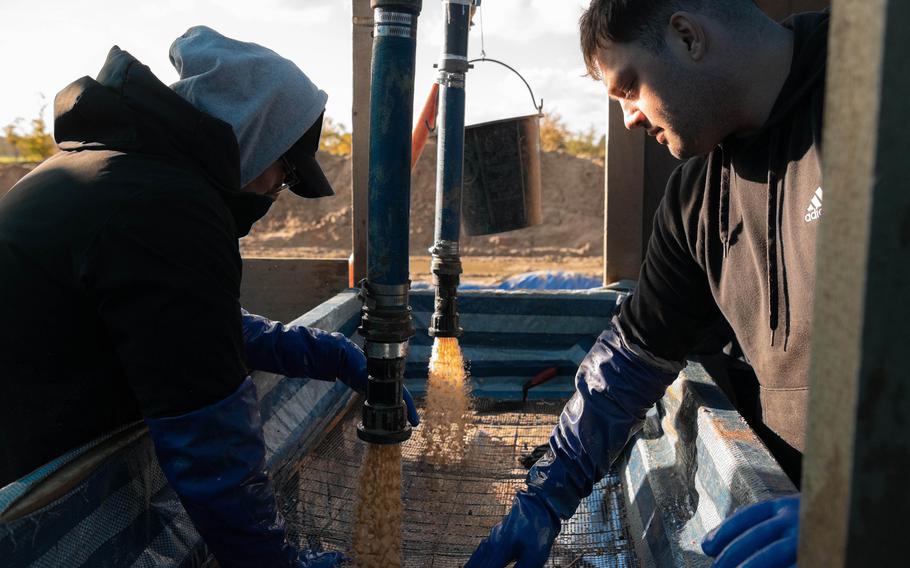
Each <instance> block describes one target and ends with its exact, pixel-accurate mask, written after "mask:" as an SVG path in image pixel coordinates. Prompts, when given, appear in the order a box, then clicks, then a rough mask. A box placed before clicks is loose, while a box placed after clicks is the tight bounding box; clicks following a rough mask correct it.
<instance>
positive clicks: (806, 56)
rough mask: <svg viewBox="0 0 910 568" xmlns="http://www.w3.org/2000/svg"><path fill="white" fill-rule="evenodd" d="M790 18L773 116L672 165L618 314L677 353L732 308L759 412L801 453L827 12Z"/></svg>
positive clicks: (651, 346)
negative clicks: (636, 275)
mask: <svg viewBox="0 0 910 568" xmlns="http://www.w3.org/2000/svg"><path fill="white" fill-rule="evenodd" d="M784 25H785V26H787V27H789V28H790V29H792V30H793V35H794V52H793V60H792V65H791V70H790V74H789V76H788V78H787V80H786V83H785V84H784V86H783V88H782V90H781V93H780V94H779V96H778V99H777V101H776V103H775V105H774V108H773V110H772V112H771V116H770V118H769V120H768V121H767V122H766V124H765V125H764V127H763V128H762V129H761V130H760V131H759V132H757V133H755V134H753V135H751V136H749V137H747V138H731V139H728V140H726V141H724V142H723V143H722V144H721V145H720V146H718V147H717V148H715V149H714V151H713V152H711V153H710V154H709V155H708V156H705V157H700V158H695V159H692V160H689V161H688V162H686V163H685V164H683V165H682V166H680V168H678V169H677V170H676V172H674V174H673V176H672V177H671V179H670V181H669V184H668V186H667V192H666V195H665V197H664V200H663V202H662V203H661V205H660V207H659V209H658V212H657V214H656V216H655V223H654V232H653V234H652V237H651V240H650V242H649V244H648V252H647V255H646V258H645V262H644V264H643V266H642V270H641V277H640V280H639V284H638V287H637V289H636V291H635V294H633V296H632V297H631V298H630V299H629V301H628V302H626V303H625V304H624V305H623V306H622V309H621V313H620V316H619V322H620V326H621V328H622V329H623V330H624V332H625V333H626V334H627V335H628V336H629V337H628V339H629V340H630V341H631V342H633V343H634V344H636V345H637V346H638V347H640V348H642V349H643V350H644V351H645V352H646V353H647V354H649V355H651V356H653V357H656V358H658V359H664V360H668V361H675V362H679V361H681V360H683V359H684V358H685V357H686V355H687V354H689V353H690V352H691V351H692V349H693V348H694V347H695V346H696V345H697V344H698V343H699V342H700V341H701V340H702V338H703V337H705V334H706V333H707V332H708V331H709V330H711V328H712V327H713V326H714V324H715V323H716V322H717V321H718V319H719V318H726V320H727V321H728V322H729V324H730V326H731V327H732V328H733V330H734V331H735V333H736V337H737V339H738V341H739V343H740V345H741V346H742V349H743V352H744V353H745V355H746V356H747V357H748V359H749V360H750V362H751V363H752V365H753V367H754V368H755V371H756V374H757V375H758V378H759V382H760V386H761V392H760V395H759V396H760V401H761V409H760V411H761V419H762V421H763V422H764V424H765V425H767V426H768V427H769V428H770V429H771V430H773V431H774V432H775V433H776V434H777V435H779V436H780V437H781V438H782V439H783V440H784V441H786V442H787V443H788V444H790V445H791V446H792V447H794V448H796V449H797V450H800V451H802V449H803V443H804V440H805V425H806V403H807V401H808V388H809V338H810V336H811V333H812V319H811V315H812V299H813V289H814V285H815V241H816V234H817V231H818V226H819V223H820V220H821V216H822V203H823V201H822V200H823V189H822V187H823V184H822V177H821V175H822V174H821V132H822V114H823V107H824V76H825V61H826V55H827V39H828V13H827V12H825V13H814V14H802V15H798V16H794V17H793V18H791V19H790V20H788V21H787V22H785V23H784Z"/></svg>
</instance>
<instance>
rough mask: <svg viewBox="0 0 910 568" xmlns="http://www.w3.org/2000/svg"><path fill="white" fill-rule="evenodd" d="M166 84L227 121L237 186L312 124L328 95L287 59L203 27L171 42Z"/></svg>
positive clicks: (293, 141)
mask: <svg viewBox="0 0 910 568" xmlns="http://www.w3.org/2000/svg"><path fill="white" fill-rule="evenodd" d="M170 58H171V63H173V65H174V67H175V68H176V69H177V72H178V73H179V74H180V80H179V81H177V82H176V83H174V84H173V85H171V89H173V90H174V91H175V92H176V93H177V94H178V95H180V96H181V97H183V98H184V99H186V100H187V101H189V102H190V103H191V104H192V105H193V106H195V107H196V108H198V109H199V110H201V111H203V112H205V113H208V114H210V115H212V116H214V117H216V118H220V119H221V120H223V121H225V122H227V123H228V124H230V125H231V126H232V127H233V129H234V135H235V136H236V137H237V143H238V145H239V146H240V186H241V187H243V186H245V185H247V184H248V183H249V182H251V181H253V180H254V179H256V178H257V177H258V176H259V175H260V174H261V173H262V172H264V171H265V169H266V168H268V167H269V166H270V165H271V164H273V163H274V162H275V161H276V160H278V159H279V158H280V157H281V156H282V155H283V154H284V153H285V152H287V150H288V149H289V148H290V147H291V146H292V145H293V144H294V143H295V142H297V140H299V139H300V138H301V136H303V134H304V133H305V132H306V131H307V130H308V129H309V128H310V126H312V125H313V124H314V123H315V122H316V119H318V118H319V116H320V115H321V114H322V112H323V110H324V109H325V104H326V101H327V100H328V95H326V94H325V93H324V92H323V91H321V90H319V88H318V87H316V85H314V84H313V82H312V81H310V79H309V78H308V77H307V76H306V74H304V72H303V71H301V70H300V68H298V67H297V65H295V64H294V63H293V62H292V61H290V60H288V59H285V58H283V57H281V56H280V55H278V54H277V53H275V52H274V51H272V50H270V49H267V48H265V47H262V46H261V45H258V44H255V43H247V42H242V41H237V40H234V39H231V38H228V37H225V36H223V35H221V34H220V33H218V32H216V31H215V30H213V29H211V28H209V27H206V26H195V27H192V28H190V29H189V30H187V32H186V33H185V34H183V35H182V36H180V37H179V38H177V39H176V40H174V43H173V44H171V49H170Z"/></svg>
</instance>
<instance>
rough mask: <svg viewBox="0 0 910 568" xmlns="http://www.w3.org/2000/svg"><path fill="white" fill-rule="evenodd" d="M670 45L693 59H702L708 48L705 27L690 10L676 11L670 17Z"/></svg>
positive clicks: (668, 41) (668, 40) (668, 39)
mask: <svg viewBox="0 0 910 568" xmlns="http://www.w3.org/2000/svg"><path fill="white" fill-rule="evenodd" d="M667 33H668V34H669V37H668V38H667V43H668V45H670V46H672V47H673V48H674V50H675V51H677V53H679V54H680V55H685V56H686V57H688V58H690V59H691V60H692V61H701V59H702V58H703V57H704V56H705V53H706V52H707V50H708V44H707V38H706V36H705V29H704V28H703V27H702V25H701V23H700V22H699V21H698V20H697V19H696V18H695V17H694V15H693V14H691V13H690V12H676V13H675V14H673V15H672V16H671V17H670V26H669V28H668V30H667Z"/></svg>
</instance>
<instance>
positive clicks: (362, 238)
mask: <svg viewBox="0 0 910 568" xmlns="http://www.w3.org/2000/svg"><path fill="white" fill-rule="evenodd" d="M352 7H353V18H352V27H353V33H352V36H353V46H352V47H353V49H352V50H351V51H352V53H351V56H352V58H353V69H354V71H353V85H354V104H353V108H352V109H351V123H352V125H353V126H352V132H353V134H352V149H351V168H352V172H351V184H352V188H351V189H352V191H351V216H352V219H351V221H352V222H351V231H352V241H351V242H352V243H353V249H354V250H353V253H352V254H353V256H354V259H353V274H354V283H355V284H356V283H357V282H360V281H361V280H362V279H364V278H366V276H367V215H368V213H369V211H368V208H367V207H368V187H367V186H368V180H369V167H370V67H371V63H372V60H373V11H372V10H371V9H370V0H352Z"/></svg>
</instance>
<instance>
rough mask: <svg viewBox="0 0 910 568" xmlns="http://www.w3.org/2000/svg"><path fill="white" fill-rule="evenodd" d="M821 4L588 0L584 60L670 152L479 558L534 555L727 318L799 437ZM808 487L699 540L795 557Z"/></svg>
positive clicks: (753, 560) (787, 432)
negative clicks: (770, 12) (638, 242)
mask: <svg viewBox="0 0 910 568" xmlns="http://www.w3.org/2000/svg"><path fill="white" fill-rule="evenodd" d="M827 31H828V13H827V12H825V13H815V14H801V15H798V16H794V17H792V18H790V19H789V20H787V21H786V22H784V23H783V24H778V23H777V22H774V21H773V20H771V19H770V18H768V17H767V16H766V15H765V14H764V13H762V12H761V10H760V9H759V8H758V7H757V6H756V5H755V3H754V2H753V1H752V0H724V1H723V2H720V1H717V2H715V1H708V0H637V1H632V0H593V1H592V2H591V5H590V7H589V8H588V9H587V11H586V12H585V13H584V15H583V16H582V18H581V44H582V51H583V54H584V58H585V62H586V64H587V68H588V72H589V74H590V75H591V76H593V77H594V78H597V79H600V80H602V81H603V83H604V85H605V86H606V87H607V91H608V93H609V95H610V97H611V98H613V99H615V100H617V101H618V102H619V104H620V105H621V107H622V110H623V114H624V118H625V125H626V127H627V128H629V129H633V128H643V129H645V130H647V132H648V134H649V135H651V136H654V137H656V139H657V141H658V142H659V143H661V144H663V145H665V146H667V148H668V150H669V151H670V152H671V153H672V154H673V155H674V156H676V157H677V158H681V159H688V161H687V162H686V163H685V164H683V165H682V166H680V167H679V168H678V169H677V170H676V171H675V172H674V173H673V175H672V177H671V179H670V180H669V183H668V185H667V190H666V194H665V196H664V198H663V201H662V202H661V204H660V206H659V208H658V211H657V213H656V215H655V220H654V230H653V233H652V236H651V239H650V241H649V244H648V250H647V253H646V256H645V260H644V263H643V265H642V268H641V274H640V278H639V281H638V284H637V286H636V289H635V291H634V293H633V294H632V295H631V297H630V298H629V299H628V300H626V301H625V302H624V303H623V304H622V306H621V307H620V310H619V313H618V315H617V316H616V317H615V318H614V320H613V322H612V326H611V328H610V329H609V330H607V331H605V332H604V333H603V334H601V336H600V338H599V339H598V341H597V343H596V344H595V346H594V348H593V349H592V350H591V351H590V353H589V354H588V356H587V357H586V359H585V360H584V362H583V363H582V365H581V366H580V368H579V370H578V373H577V375H576V393H575V395H574V396H573V397H572V399H571V400H570V401H569V403H568V404H567V405H566V407H565V409H564V410H563V412H562V415H561V416H560V419H559V424H558V425H557V427H556V429H555V430H554V431H553V434H552V435H551V437H550V443H549V449H548V451H547V453H546V454H545V455H544V456H543V457H542V458H541V459H540V460H539V461H538V462H537V463H536V464H535V465H534V466H533V467H532V468H531V471H530V472H529V474H528V483H527V485H528V487H527V491H521V492H519V493H518V495H517V496H516V498H515V504H514V506H513V508H512V511H511V512H510V513H509V514H508V515H507V516H506V517H505V519H504V520H503V521H502V523H500V524H499V525H497V526H496V527H494V528H493V530H492V531H491V533H490V536H489V537H488V538H487V539H486V540H485V541H484V542H483V543H481V545H480V546H479V547H478V549H477V551H476V552H475V553H474V555H473V556H472V558H471V561H470V562H469V563H468V566H469V567H470V568H479V567H491V568H492V567H495V568H499V567H501V566H505V565H506V564H507V563H508V562H509V561H511V560H518V563H517V564H516V566H518V567H520V568H529V567H533V566H542V565H543V564H544V562H546V559H547V557H548V556H549V552H550V547H551V546H552V544H553V541H554V539H555V537H556V535H557V534H558V533H559V530H560V528H561V524H562V520H565V519H568V518H570V517H571V516H572V515H573V514H574V513H575V510H576V508H577V507H578V505H579V502H580V501H581V499H582V498H584V497H585V496H587V495H589V494H590V493H591V490H592V488H593V485H594V484H595V483H597V482H598V481H599V480H600V479H601V478H602V477H603V476H604V475H605V474H606V473H607V471H608V470H609V467H610V465H611V464H612V463H613V461H614V460H615V459H616V458H617V457H618V456H619V455H620V453H621V452H622V449H623V447H624V446H625V445H626V443H627V442H628V440H629V439H630V437H631V436H632V435H633V434H634V433H635V432H636V431H637V430H638V429H639V428H640V427H641V424H642V422H643V419H644V417H645V413H646V412H647V411H648V409H649V408H651V407H652V406H653V405H654V403H655V402H657V401H658V400H659V399H660V397H661V396H663V393H664V391H665V389H666V388H667V386H668V385H669V384H670V383H672V382H673V380H674V379H675V378H676V377H677V374H678V373H679V371H680V370H681V369H682V368H683V367H684V364H685V359H686V356H687V355H689V354H690V353H692V352H693V350H694V349H695V348H696V347H697V346H698V345H699V343H700V342H701V341H702V340H703V339H705V338H706V336H707V335H708V334H709V333H711V332H712V330H714V329H717V327H718V326H719V325H722V324H723V323H724V321H725V322H726V324H729V327H730V328H731V329H732V330H733V332H735V335H736V339H737V340H738V342H739V344H740V345H741V347H742V350H743V352H744V354H745V355H746V357H747V358H748V360H749V361H750V363H751V364H752V366H753V367H754V369H755V372H756V375H757V376H758V380H759V383H760V395H759V401H760V408H759V409H758V413H759V416H760V419H761V422H762V424H763V425H764V426H765V427H767V428H768V430H769V431H770V432H771V433H773V434H774V435H775V436H776V437H777V438H779V440H780V441H781V443H782V444H783V445H784V446H786V447H787V448H789V449H790V450H791V451H792V452H794V453H797V454H798V453H799V452H801V451H802V450H803V443H804V440H805V424H806V420H805V416H806V402H807V400H808V375H809V372H808V371H809V338H810V335H811V331H812V321H811V314H812V294H813V289H814V274H815V270H814V266H815V260H814V254H815V239H816V233H817V229H818V225H819V222H820V219H821V216H822V206H823V202H822V199H823V189H822V186H823V184H822V178H821V127H822V115H823V104H824V71H825V60H826V54H827V37H828V33H827ZM798 517H799V498H798V496H784V497H781V498H779V499H775V500H771V501H767V502H764V503H759V504H756V505H754V506H752V507H746V508H745V509H743V510H741V511H738V512H737V513H736V514H734V515H733V516H732V517H730V518H729V519H727V520H726V521H724V522H723V523H722V524H721V525H720V526H719V527H718V528H716V529H715V530H714V531H712V532H711V533H710V534H709V535H708V536H707V537H706V539H705V541H704V543H703V550H704V552H705V553H706V554H708V555H710V556H716V557H717V559H716V562H715V564H714V565H715V566H718V567H733V566H744V567H745V566H750V567H751V566H762V567H772V566H773V567H776V566H780V567H789V566H791V565H794V564H795V561H796V549H797V536H798Z"/></svg>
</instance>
